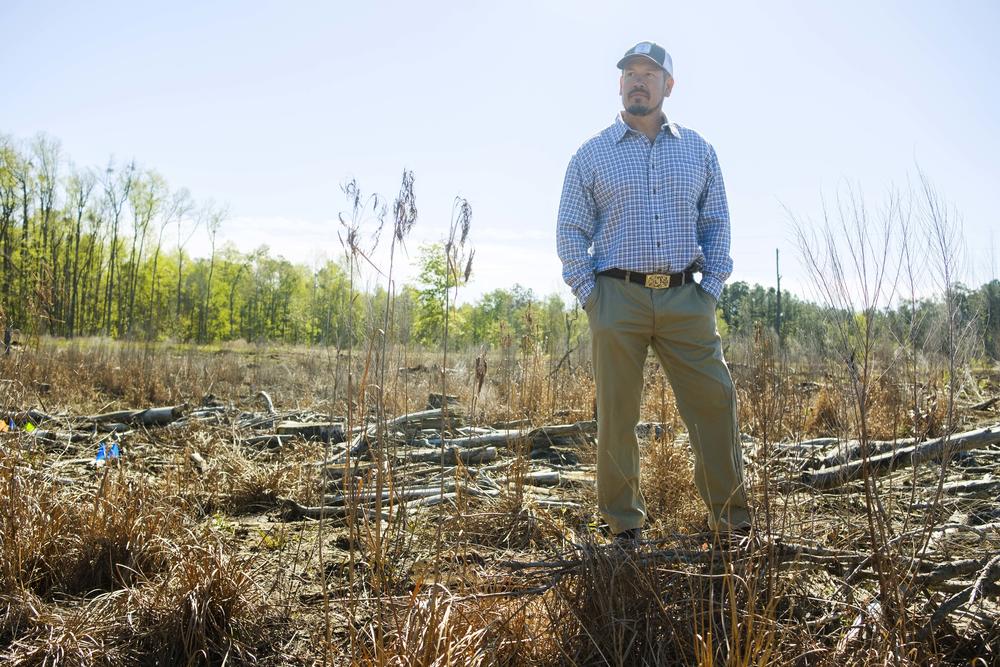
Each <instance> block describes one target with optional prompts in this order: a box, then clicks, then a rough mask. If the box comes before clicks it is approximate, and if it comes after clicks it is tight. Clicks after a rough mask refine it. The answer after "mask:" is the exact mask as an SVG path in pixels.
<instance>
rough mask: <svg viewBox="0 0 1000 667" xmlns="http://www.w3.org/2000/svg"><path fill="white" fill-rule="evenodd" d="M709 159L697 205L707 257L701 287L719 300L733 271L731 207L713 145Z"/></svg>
mask: <svg viewBox="0 0 1000 667" xmlns="http://www.w3.org/2000/svg"><path fill="white" fill-rule="evenodd" d="M706 159H707V160H708V179H707V180H706V182H705V190H704V191H703V192H702V194H701V199H700V200H699V202H698V244H699V245H700V246H701V250H702V253H703V254H704V255H705V263H704V265H703V266H702V276H701V286H702V288H703V289H704V290H705V291H706V292H708V293H709V294H711V295H712V296H713V297H715V300H716V301H718V300H719V295H720V294H721V293H722V285H723V284H724V283H725V282H726V279H727V278H729V274H731V273H732V272H733V259H732V257H730V256H729V245H730V230H729V204H728V203H727V201H726V186H725V184H724V183H723V181H722V171H721V170H720V169H719V160H718V158H717V157H716V155H715V149H714V148H712V147H711V146H709V147H708V156H707V158H706Z"/></svg>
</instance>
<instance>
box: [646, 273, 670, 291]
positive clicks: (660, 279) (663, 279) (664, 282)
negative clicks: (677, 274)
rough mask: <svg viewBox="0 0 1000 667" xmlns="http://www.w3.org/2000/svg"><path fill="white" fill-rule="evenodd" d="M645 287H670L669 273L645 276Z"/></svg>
mask: <svg viewBox="0 0 1000 667" xmlns="http://www.w3.org/2000/svg"><path fill="white" fill-rule="evenodd" d="M646 287H652V288H653V289H663V288H664V287H670V274H669V273H648V274H646Z"/></svg>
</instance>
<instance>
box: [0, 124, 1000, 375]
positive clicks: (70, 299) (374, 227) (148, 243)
mask: <svg viewBox="0 0 1000 667" xmlns="http://www.w3.org/2000/svg"><path fill="white" fill-rule="evenodd" d="M407 175H408V174H407V173H406V172H404V181H403V183H402V185H401V191H400V193H401V194H400V196H402V195H403V194H405V193H404V190H405V189H406V188H407V187H409V193H408V195H409V196H410V197H411V198H413V201H414V202H416V192H415V191H414V188H415V186H414V183H413V180H412V179H413V175H412V174H409V175H408V176H409V178H410V179H411V181H410V182H409V184H408V185H407V183H406V178H407ZM341 190H342V193H343V197H344V198H343V200H342V206H341V211H340V214H339V220H340V222H339V223H337V224H336V225H335V226H334V227H333V228H331V229H330V230H329V231H330V237H331V239H339V241H340V245H341V247H342V248H343V250H344V254H343V257H342V259H340V260H326V261H325V262H324V263H322V264H320V265H318V266H316V267H310V266H307V265H305V264H302V263H295V262H291V261H289V260H287V259H285V258H283V257H282V256H275V255H274V254H273V253H272V252H271V251H270V250H269V248H268V247H267V246H262V247H260V248H257V249H256V250H253V251H251V252H241V251H240V250H238V249H237V248H236V247H235V246H234V245H233V244H232V243H226V244H219V243H217V238H218V235H219V231H220V229H221V228H222V226H223V225H225V224H226V222H227V212H226V209H225V207H222V206H219V205H218V204H216V203H214V202H212V201H201V202H199V201H198V200H196V199H195V198H194V197H193V196H192V194H191V193H190V192H189V191H188V190H187V189H185V188H176V187H173V186H171V185H170V184H169V182H168V181H167V179H166V178H165V177H164V176H163V175H161V174H160V173H158V172H157V171H156V170H154V169H150V168H146V167H143V166H140V165H138V164H137V163H135V162H134V161H133V162H127V163H115V162H110V163H109V164H108V166H107V167H106V168H105V169H103V170H98V169H94V168H80V167H77V166H75V165H73V163H72V162H71V161H70V160H69V159H68V157H67V156H65V155H64V154H63V152H62V149H61V146H60V143H59V141H58V140H56V139H54V138H52V137H49V136H46V135H38V136H36V137H34V138H32V139H30V140H22V139H17V138H13V137H10V136H3V135H0V253H2V278H0V318H2V323H3V326H4V329H5V330H6V331H7V335H8V336H10V337H11V338H13V339H17V338H18V336H20V337H24V336H39V335H52V336H57V337H66V338H73V337H79V336H106V337H111V338H122V339H130V340H142V341H174V342H182V343H199V344H214V343H223V342H226V341H235V340H243V341H247V342H250V343H260V344H270V343H286V344H293V345H302V344H307V345H310V344H316V345H328V346H337V347H347V346H349V345H352V344H354V343H356V342H358V341H360V340H362V339H364V338H365V337H366V336H367V335H368V334H369V333H371V331H372V330H375V329H378V328H379V327H380V326H382V319H381V314H382V313H383V312H384V310H385V301H386V298H387V295H388V291H389V290H392V291H393V293H394V296H395V302H394V309H393V310H394V317H393V319H392V326H391V328H390V330H389V331H388V332H386V333H387V335H388V336H389V340H390V341H392V342H400V343H409V342H414V341H415V342H418V343H421V344H423V345H426V346H428V347H433V348H435V349H440V346H441V343H442V337H443V335H444V313H445V304H446V292H447V291H448V290H449V289H450V288H458V287H459V285H458V284H456V283H461V282H465V281H467V280H468V278H469V274H468V273H466V274H465V275H460V274H462V272H461V271H457V272H456V271H449V270H448V258H447V257H448V254H447V252H446V242H445V241H442V242H441V243H432V244H423V245H420V246H419V247H418V248H417V249H416V253H415V259H416V262H417V264H418V266H419V271H418V274H417V279H416V280H414V281H412V282H411V283H405V284H401V285H396V284H395V283H394V282H393V283H390V282H389V281H388V278H387V276H385V275H383V274H382V272H381V271H380V270H379V269H378V268H376V267H375V265H374V264H366V263H365V262H363V261H362V262H360V264H354V263H352V262H351V261H350V255H351V254H352V246H353V251H354V252H356V253H358V254H359V255H360V256H361V257H366V256H370V255H372V254H373V253H374V252H375V251H376V249H377V246H378V245H379V243H380V242H381V243H389V241H390V232H389V231H387V227H391V226H392V223H391V220H387V218H391V211H390V210H389V209H390V207H391V206H390V202H389V199H388V198H386V197H380V196H378V195H376V194H371V195H367V194H366V193H365V192H364V191H363V190H362V188H361V186H360V185H359V184H358V183H357V182H354V181H351V182H347V183H345V184H343V185H342V187H341ZM396 201H397V202H398V201H399V198H398V197H397V199H396ZM463 205H464V206H465V210H466V211H467V212H471V206H470V205H469V204H468V202H464V200H461V199H456V208H455V212H456V213H457V212H460V211H461V210H462V206H463ZM387 222H388V224H387ZM197 235H201V236H202V240H203V241H204V240H206V239H207V247H208V248H209V252H208V256H206V257H198V256H192V255H191V254H190V253H189V250H188V248H189V245H190V244H191V243H192V240H193V239H195V237H196V236H197ZM411 254H413V253H411ZM468 259H469V260H470V266H471V259H472V257H471V256H470V257H469V258H468ZM355 266H356V267H357V269H356V270H355V269H352V267H355ZM472 270H473V271H474V268H473V269H472ZM362 273H366V274H367V275H368V276H369V277H370V278H372V280H370V281H366V282H365V284H369V285H371V284H374V285H375V288H374V289H369V290H368V291H363V290H359V289H358V285H361V284H362V281H361V279H360V275H361V274H362ZM356 274H357V275H356ZM449 276H451V277H450V278H449ZM456 276H457V277H456ZM776 283H777V280H776ZM952 291H953V294H952V295H951V296H952V299H953V304H954V309H955V313H956V315H955V316H956V318H957V322H956V323H957V325H958V326H959V327H960V329H961V330H962V331H963V332H965V333H967V334H969V335H968V336H966V339H967V340H970V341H973V342H972V343H971V346H972V347H971V349H970V350H968V351H969V352H970V353H971V357H972V358H981V359H984V360H985V359H992V360H994V361H995V360H997V359H1000V281H998V280H996V279H994V280H992V281H990V282H987V283H984V284H982V285H980V286H978V287H968V286H965V285H962V284H960V283H959V284H956V285H955V286H954V288H953V290H952ZM897 296H898V297H901V296H902V295H901V294H900V295H897ZM891 303H892V305H891V306H890V305H886V306H884V307H883V308H882V309H881V310H880V311H878V312H877V313H876V314H875V315H874V316H876V317H878V318H884V320H885V322H884V324H886V325H887V330H888V331H889V332H890V333H891V336H892V338H894V339H895V340H897V341H903V340H904V339H906V340H908V341H910V343H912V344H913V345H915V346H916V347H917V349H920V350H923V351H926V352H939V351H940V350H941V347H942V345H943V344H944V343H945V341H944V337H943V333H942V332H943V331H944V330H945V327H944V326H943V322H944V318H945V309H944V304H943V301H942V300H941V298H940V296H938V297H919V298H918V297H917V296H916V295H912V296H911V297H910V298H896V299H895V300H894V301H892V302H891ZM830 308H831V306H829V305H826V306H821V305H817V304H816V303H813V302H812V301H810V300H807V299H804V298H802V297H800V296H797V295H794V294H790V293H788V292H787V291H784V292H782V291H780V290H779V289H778V286H777V285H771V286H763V285H759V284H754V285H749V284H747V283H745V282H741V281H737V282H733V283H730V284H727V285H726V287H725V289H724V291H723V293H722V296H721V298H720V300H719V303H718V322H719V330H720V332H721V333H722V335H723V338H724V339H727V340H728V339H729V338H730V337H731V336H733V335H745V334H749V333H751V332H752V330H753V327H754V326H755V323H758V324H763V325H765V326H767V327H770V328H773V329H774V330H775V331H776V332H777V333H779V334H780V337H781V339H782V340H783V341H784V343H785V344H786V345H788V346H791V347H792V348H800V349H801V350H802V351H803V352H806V353H808V352H810V351H813V352H815V351H819V350H821V349H823V348H824V347H826V346H827V345H828V343H829V340H830V337H831V336H832V335H834V331H833V330H832V329H831V327H832V326H834V325H833V324H832V323H833V322H836V320H837V318H836V317H831V313H830V312H829V311H830ZM779 311H780V316H779ZM449 315H450V324H449V327H450V331H449V348H451V349H454V350H461V349H468V348H470V347H472V346H487V347H489V346H496V345H499V344H501V343H503V342H504V341H505V340H506V341H507V342H509V341H510V340H514V341H517V340H520V339H522V338H525V337H528V336H530V337H531V339H532V340H540V341H544V345H545V346H546V350H545V351H546V352H547V353H550V354H555V353H556V352H557V350H558V351H560V352H561V351H565V350H568V349H572V348H574V347H576V346H577V345H578V344H579V342H580V340H581V337H582V336H585V330H586V320H585V318H583V317H581V311H580V310H579V309H578V307H577V305H576V304H575V303H567V302H566V301H565V300H564V299H563V298H562V296H560V295H558V294H550V295H547V296H543V295H537V294H535V293H534V292H533V291H532V290H531V289H529V288H525V287H523V286H521V285H519V284H517V283H516V282H513V281H512V283H511V285H510V286H509V287H504V288H497V289H494V290H492V291H489V292H486V293H485V294H483V295H482V296H480V297H479V298H478V299H476V300H474V301H467V302H464V303H460V305H458V306H455V307H454V310H453V312H451V313H449ZM914 323H916V326H914Z"/></svg>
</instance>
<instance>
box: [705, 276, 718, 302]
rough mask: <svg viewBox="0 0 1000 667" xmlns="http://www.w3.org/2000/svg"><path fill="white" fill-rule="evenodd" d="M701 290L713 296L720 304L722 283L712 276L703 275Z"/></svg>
mask: <svg viewBox="0 0 1000 667" xmlns="http://www.w3.org/2000/svg"><path fill="white" fill-rule="evenodd" d="M701 288H702V289H703V290H705V291H706V292H708V293H709V294H711V295H712V298H713V299H715V300H716V302H718V300H719V296H720V295H721V294H722V281H721V280H719V279H718V278H716V277H715V276H714V275H711V274H703V275H702V277H701Z"/></svg>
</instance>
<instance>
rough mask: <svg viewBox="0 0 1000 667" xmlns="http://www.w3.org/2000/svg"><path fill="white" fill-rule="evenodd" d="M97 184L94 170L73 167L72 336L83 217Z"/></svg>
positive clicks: (70, 193) (70, 190) (69, 325)
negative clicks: (80, 169) (79, 169)
mask: <svg viewBox="0 0 1000 667" xmlns="http://www.w3.org/2000/svg"><path fill="white" fill-rule="evenodd" d="M96 185H97V178H96V177H95V176H94V172H93V171H91V170H90V169H84V170H82V171H77V170H76V169H73V168H72V167H71V169H70V176H69V180H68V182H67V188H66V190H67V192H66V197H67V200H68V205H69V207H70V211H71V214H72V215H73V221H74V225H73V261H72V267H71V269H70V299H69V315H68V317H67V335H68V336H69V337H70V338H72V337H73V336H74V335H75V334H76V320H77V312H76V304H77V298H78V295H79V288H80V239H81V237H82V232H83V217H84V213H85V212H86V210H87V206H88V205H89V204H90V197H91V194H92V193H93V191H94V187H95V186H96Z"/></svg>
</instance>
